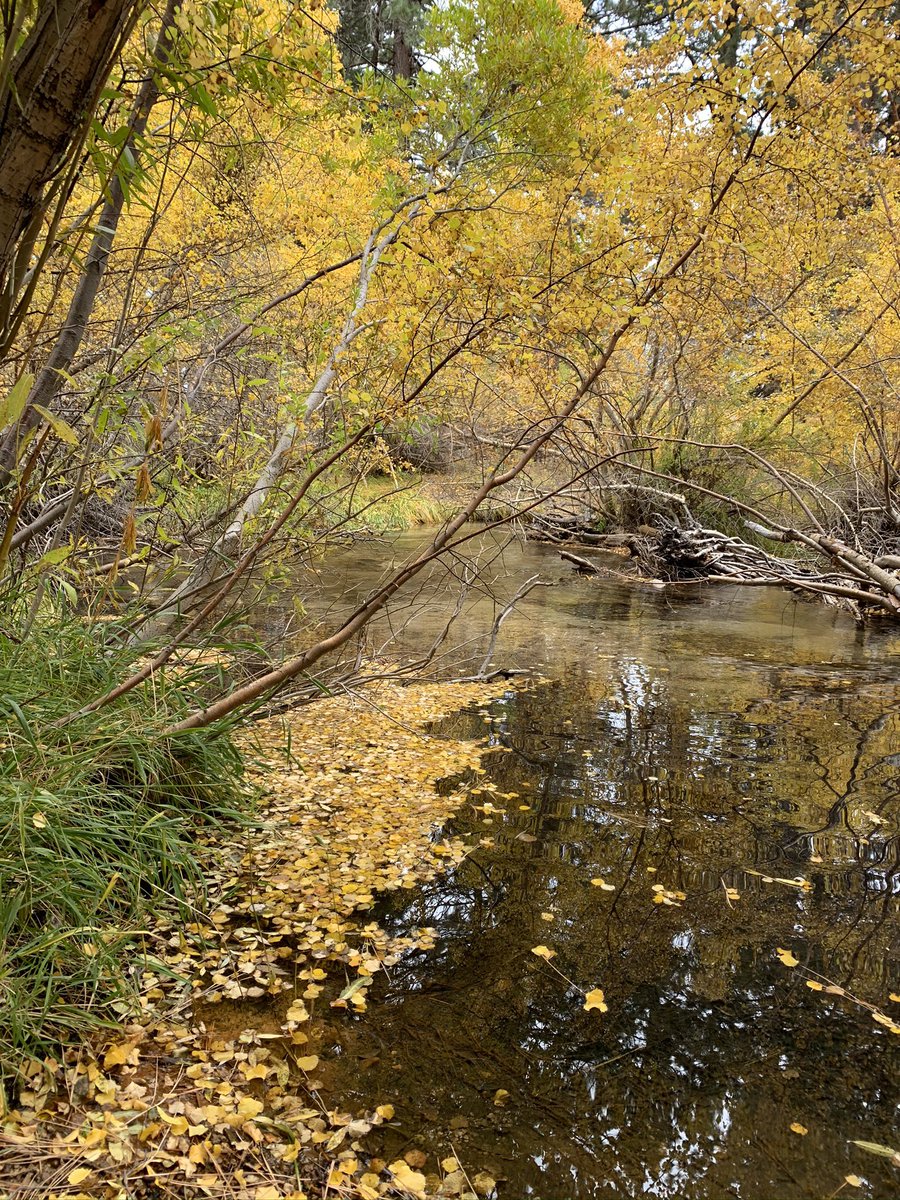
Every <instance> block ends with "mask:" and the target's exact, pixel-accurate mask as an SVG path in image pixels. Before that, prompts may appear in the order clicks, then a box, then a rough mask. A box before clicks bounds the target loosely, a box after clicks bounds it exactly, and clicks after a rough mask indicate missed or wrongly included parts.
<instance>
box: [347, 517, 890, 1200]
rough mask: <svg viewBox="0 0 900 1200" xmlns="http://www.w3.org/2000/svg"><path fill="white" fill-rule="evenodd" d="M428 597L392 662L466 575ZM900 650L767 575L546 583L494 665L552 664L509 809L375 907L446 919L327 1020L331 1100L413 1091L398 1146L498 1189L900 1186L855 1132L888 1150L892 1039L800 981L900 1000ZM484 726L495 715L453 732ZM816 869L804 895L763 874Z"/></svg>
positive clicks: (691, 1191) (755, 1191)
mask: <svg viewBox="0 0 900 1200" xmlns="http://www.w3.org/2000/svg"><path fill="white" fill-rule="evenodd" d="M410 545H411V540H410V539H407V540H406V541H405V542H404V541H401V543H400V545H399V546H398V548H397V550H396V552H395V553H396V554H397V555H402V553H404V552H407V551H408V549H409V546H410ZM371 553H372V555H373V558H372V560H371V561H368V562H367V561H365V556H364V555H362V554H360V553H359V552H356V553H355V555H354V556H353V557H352V558H351V557H349V556H348V557H347V559H346V560H345V562H344V564H343V575H341V576H340V577H339V580H338V582H337V583H333V584H332V585H331V586H332V587H333V589H334V590H333V593H332V599H333V601H334V603H336V604H338V603H342V604H352V603H353V602H354V600H355V599H358V598H359V597H360V596H362V595H363V594H364V593H365V591H366V590H367V589H368V588H369V587H370V586H371V585H372V583H373V582H374V580H375V579H376V577H377V574H378V572H380V571H381V569H382V568H383V567H384V565H385V559H384V549H383V547H377V548H372V551H371ZM536 570H543V572H544V575H545V577H547V578H549V579H554V578H558V577H560V576H561V575H563V572H562V570H561V569H560V568H559V566H558V565H557V563H556V560H555V558H554V557H553V555H552V552H551V551H549V550H548V549H547V548H544V547H525V548H522V547H513V548H511V549H509V550H507V552H506V554H505V556H504V560H503V562H499V561H498V562H495V564H494V566H493V568H492V571H493V574H494V576H495V577H496V589H497V592H498V595H499V600H495V599H493V598H491V597H488V596H485V597H483V598H482V599H481V600H480V601H479V602H478V604H477V605H476V606H475V610H474V611H471V612H469V613H468V615H467V616H466V617H465V618H464V623H463V624H462V625H461V626H459V627H458V628H457V630H456V632H455V634H454V636H455V637H456V639H457V642H456V644H457V645H458V644H460V643H468V642H469V639H475V638H476V635H477V634H478V633H481V634H483V632H484V626H485V618H486V617H489V616H490V613H491V611H492V610H493V609H494V608H495V607H496V606H497V605H502V602H503V600H504V598H505V597H508V596H509V595H511V594H512V593H513V592H514V591H515V589H516V587H517V586H518V585H519V584H520V583H521V582H522V580H524V579H525V578H527V577H528V576H530V575H531V574H533V573H534V572H535V571H536ZM429 589H430V592H429V595H430V601H431V606H430V608H427V609H426V610H425V612H424V614H423V613H421V612H420V613H419V614H418V616H417V617H416V619H415V621H414V622H412V623H408V622H406V621H405V617H401V616H399V615H398V614H395V616H394V617H393V618H386V619H385V620H384V621H383V622H382V623H381V626H380V628H379V629H378V630H377V631H376V640H378V639H380V640H381V641H383V640H384V638H385V637H386V636H387V635H388V634H389V633H390V629H391V626H390V621H391V620H394V621H395V622H396V626H395V628H397V629H399V628H400V627H401V626H403V628H402V631H401V632H400V636H399V643H400V647H401V649H402V650H403V652H409V653H415V652H417V651H418V650H420V649H421V646H422V645H423V644H425V643H426V642H427V640H428V639H429V638H431V637H433V635H434V632H435V629H436V628H437V623H438V620H439V613H438V609H439V607H440V605H439V602H440V601H441V600H442V601H443V604H444V605H446V602H447V595H446V579H444V578H443V577H441V576H439V575H435V576H434V577H433V579H432V580H431V582H430V584H429ZM426 598H427V597H426ZM329 602H330V601H329ZM489 623H490V622H489V620H488V621H487V624H489ZM472 647H473V648H472V649H471V651H469V653H470V657H471V660H472V661H475V660H479V661H480V659H479V658H478V655H479V653H480V654H482V655H483V652H484V651H483V644H482V645H480V646H479V647H478V650H477V651H476V650H475V648H474V641H473V642H472ZM898 648H900V643H898V638H897V635H896V633H895V632H891V631H890V630H877V629H871V630H862V629H859V628H857V627H856V626H854V624H853V623H852V622H850V621H849V620H847V619H846V618H844V617H842V616H840V615H837V614H834V613H832V612H830V611H829V610H826V609H824V608H822V607H817V606H813V605H806V604H797V603H795V602H793V601H792V600H790V599H787V598H786V597H785V596H784V595H783V594H781V593H778V592H745V593H741V592H739V591H732V590H728V591H727V592H726V591H713V592H710V593H707V594H706V596H705V597H702V598H701V597H699V596H698V595H697V593H696V592H693V591H690V592H687V593H686V594H684V595H678V594H673V593H671V592H665V593H663V592H660V591H656V590H654V589H652V588H650V587H635V586H632V585H628V584H621V583H617V582H600V583H596V582H592V581H591V582H585V581H580V580H577V579H572V578H570V577H566V579H565V582H563V583H560V584H559V585H558V586H556V587H554V588H550V589H545V590H540V591H538V592H534V593H532V594H531V596H530V597H529V598H528V599H527V600H526V602H525V603H524V604H523V605H522V608H521V610H520V611H519V613H518V614H517V615H516V616H515V617H512V618H510V620H509V621H508V622H507V623H506V624H505V625H504V627H503V631H502V634H501V638H500V641H499V642H498V646H497V652H496V654H495V660H496V661H497V662H498V663H501V662H502V663H503V664H508V665H535V666H538V665H539V667H540V669H541V670H542V671H543V672H544V674H545V675H547V676H549V680H548V682H546V683H544V684H542V685H540V686H538V687H536V688H534V689H533V690H531V691H529V692H527V693H525V694H511V695H510V696H508V697H507V698H506V700H505V701H503V702H501V703H499V704H496V705H494V706H493V708H492V710H491V724H490V730H491V739H492V741H493V742H494V743H495V744H496V745H497V746H500V747H504V748H506V752H505V753H498V754H497V755H495V756H494V757H493V758H492V759H491V760H490V761H489V770H490V774H491V778H492V780H493V781H494V783H495V784H496V790H497V793H498V794H496V795H492V796H488V797H485V799H490V800H491V801H492V803H493V804H494V805H495V806H496V807H497V808H498V809H500V810H501V812H499V813H498V814H495V815H493V816H491V815H490V814H488V815H485V814H484V813H483V812H479V811H475V810H472V811H469V812H466V813H465V814H463V815H461V817H460V818H459V819H458V821H457V822H456V828H457V831H461V832H468V833H470V834H471V835H472V840H473V843H476V844H477V842H478V841H479V840H480V839H484V838H489V839H492V843H491V844H489V845H484V846H481V847H480V848H478V849H477V850H476V851H475V852H474V853H473V855H472V856H471V858H470V859H469V860H467V861H466V862H465V863H464V864H463V865H462V866H461V868H459V869H458V870H457V871H456V872H454V873H453V874H452V875H449V876H445V877H444V878H442V879H439V880H436V881H435V882H433V883H432V884H430V885H428V886H427V887H425V888H423V889H422V890H421V891H420V892H417V893H414V894H413V895H412V896H409V895H407V894H400V893H398V894H397V896H396V897H395V898H394V899H393V900H392V901H391V904H390V906H388V907H386V908H385V909H384V910H382V912H381V913H380V918H381V920H382V921H383V923H386V924H388V925H390V926H391V927H392V928H394V929H395V930H398V931H399V930H402V929H403V928H404V927H406V926H417V927H418V926H422V925H431V926H434V927H435V928H436V929H438V930H439V932H440V938H439V940H438V946H437V949H436V950H434V951H431V952H429V953H427V954H422V955H418V956H416V957H413V958H410V959H408V960H406V961H404V962H402V963H401V964H400V965H399V966H398V967H396V968H394V969H393V971H392V974H391V978H390V980H389V982H387V983H386V984H384V985H383V986H382V990H381V993H380V995H378V996H376V995H375V993H374V992H373V999H376V1000H377V1002H375V1003H371V1004H370V1007H369V1011H368V1013H367V1014H366V1015H365V1016H364V1017H363V1018H362V1019H358V1018H353V1017H352V1016H349V1015H345V1014H343V1013H341V1014H339V1015H336V1016H335V1019H334V1023H333V1024H332V1025H331V1027H330V1036H331V1038H332V1042H333V1045H332V1047H331V1052H330V1054H329V1051H328V1047H327V1046H326V1047H325V1051H326V1055H327V1056H328V1057H331V1058H333V1059H334V1062H335V1070H334V1072H333V1074H332V1076H331V1079H330V1080H329V1084H330V1085H333V1087H334V1089H335V1095H337V1096H340V1097H342V1102H346V1103H347V1105H348V1106H350V1107H352V1106H353V1105H354V1103H355V1102H357V1103H358V1104H359V1105H360V1106H363V1105H368V1104H377V1103H386V1102H392V1103H394V1104H395V1105H396V1108H397V1113H398V1117H399V1119H400V1126H399V1128H398V1129H395V1130H392V1131H388V1132H387V1133H386V1135H385V1137H386V1142H385V1145H384V1150H385V1153H386V1154H387V1155H389V1156H391V1157H393V1156H395V1155H396V1154H397V1153H402V1152H403V1151H404V1150H405V1149H408V1148H409V1147H410V1146H411V1145H422V1146H423V1147H424V1148H426V1149H428V1150H429V1151H432V1150H437V1151H438V1152H439V1153H438V1157H442V1156H443V1155H445V1154H446V1155H449V1154H452V1153H456V1154H457V1155H458V1157H459V1158H460V1159H461V1160H462V1161H464V1162H465V1163H466V1164H469V1165H471V1166H472V1167H473V1169H474V1170H481V1169H487V1170H488V1171H489V1173H490V1174H492V1175H493V1176H494V1177H495V1178H496V1179H498V1180H501V1181H505V1182H501V1190H500V1195H501V1196H504V1195H505V1196H509V1197H513V1196H515V1197H519V1196H532V1197H538V1198H539V1200H599V1198H601V1197H602V1198H606V1197H631V1196H645V1195H646V1196H654V1197H666V1198H676V1197H677V1198H679V1200H717V1198H719V1197H732V1196H739V1197H744V1198H745V1200H782V1198H783V1200H792V1198H794V1197H797V1198H800V1197H825V1196H830V1195H832V1194H833V1193H834V1192H835V1191H836V1189H838V1188H840V1187H841V1185H842V1184H843V1182H844V1176H845V1175H846V1174H848V1173H853V1174H856V1175H859V1176H860V1177H862V1179H863V1180H864V1184H863V1187H862V1188H860V1189H853V1188H851V1187H850V1186H849V1185H844V1190H843V1191H842V1193H841V1194H842V1195H848V1194H854V1195H863V1196H867V1197H878V1198H879V1200H880V1198H885V1200H886V1198H887V1197H893V1196H895V1195H897V1194H900V1171H898V1170H897V1169H896V1168H894V1167H892V1166H891V1164H890V1163H889V1162H888V1160H886V1159H883V1158H878V1157H875V1156H873V1155H871V1154H868V1153H866V1152H865V1151H863V1150H861V1149H859V1148H857V1147H855V1146H854V1145H853V1144H852V1139H863V1140H866V1141H871V1142H881V1143H887V1144H888V1145H890V1144H897V1140H898V1139H897V1135H896V1134H895V1133H894V1132H893V1131H892V1118H893V1116H894V1111H893V1109H894V1103H895V1101H896V1098H897V1093H896V1086H895V1080H896V1074H895V1073H894V1072H895V1067H896V1051H895V1049H894V1044H895V1043H897V1042H898V1038H897V1037H896V1036H895V1035H892V1034H891V1033H890V1032H889V1031H888V1030H887V1029H885V1028H883V1027H882V1026H880V1025H878V1024H876V1023H875V1022H874V1021H873V1020H872V1016H871V1013H870V1012H869V1011H868V1010H867V1009H866V1008H864V1007H861V1006H859V1005H856V1004H854V1003H853V1002H852V1001H851V1000H848V999H847V998H844V997H840V996H835V995H829V994H828V993H825V992H822V991H813V990H812V989H810V988H808V987H807V986H806V982H805V981H806V980H807V979H809V978H811V977H812V978H813V979H818V978H820V977H821V979H822V980H823V981H824V982H825V983H828V981H831V982H832V983H834V984H837V985H839V986H840V987H841V988H843V989H845V991H847V992H849V993H852V995H853V996H855V997H858V998H860V999H861V1000H863V1001H866V1002H868V1003H869V1004H874V1005H876V1006H878V1007H879V1008H881V1009H882V1010H884V1011H886V1012H887V1013H888V1014H889V1015H890V1016H892V1017H894V1018H895V1019H900V1004H897V1003H894V1002H892V1001H891V1000H890V999H889V993H890V992H891V991H894V992H895V993H896V992H897V991H898V982H900V980H898V979H897V977H896V963H897V959H896V948H897V941H896V932H897V926H896V912H897V895H898V892H900V872H898V833H897V830H898V821H900V805H898V796H900V782H898V780H900V771H898V766H900V736H898V734H900V712H898V703H897V702H898V690H897V685H896V678H897V676H896V667H897V663H898V659H897V651H898ZM463 657H464V655H463ZM483 729H484V720H483V718H482V717H481V716H479V715H478V714H468V715H464V716H463V717H461V718H459V719H457V720H456V721H455V722H454V723H453V732H454V734H458V733H459V732H460V731H461V730H462V731H465V730H469V731H470V732H471V734H472V735H473V736H475V735H477V734H480V733H481V732H483ZM524 805H527V806H528V809H527V811H524V809H523V807H522V806H524ZM797 876H802V877H803V878H804V879H805V880H807V881H808V882H809V885H811V886H809V887H808V888H806V889H802V888H799V887H796V886H791V885H790V884H788V883H779V882H766V881H765V880H766V878H773V879H785V880H790V879H793V878H794V877H797ZM599 878H602V879H603V880H604V881H605V882H607V883H609V884H612V885H614V888H615V890H614V891H607V890H605V889H603V888H602V887H600V886H597V885H592V884H591V882H590V881H591V880H592V879H599ZM654 887H656V890H654ZM660 887H661V888H662V889H664V891H663V892H660V891H659V888H660ZM727 889H734V891H735V892H737V893H738V894H739V898H738V899H734V898H732V894H731V893H729V892H728V891H727ZM678 893H684V896H685V898H684V899H683V900H681V901H679V900H678V899H677V894H678ZM666 894H668V895H669V896H670V897H673V898H675V902H674V903H672V904H661V903H656V902H654V900H655V897H656V896H659V895H666ZM542 914H552V915H553V920H551V921H548V920H545V919H544V916H543V915H542ZM892 922H894V923H893V924H892ZM539 943H543V944H546V945H548V946H550V947H552V948H553V949H554V950H555V951H556V957H555V958H554V959H553V960H552V963H553V966H556V967H558V968H559V971H561V972H562V973H563V975H564V976H566V977H568V979H570V980H572V981H574V982H575V984H577V985H578V986H580V987H582V988H584V989H591V988H594V987H601V988H603V990H604V992H605V994H606V1000H607V1003H608V1005H609V1011H608V1013H605V1014H602V1015H601V1014H600V1013H598V1012H585V1011H584V1010H583V1008H582V998H581V997H580V995H579V994H578V993H577V992H576V991H575V989H574V988H572V987H570V986H569V985H568V983H567V982H566V981H565V979H563V978H561V976H560V975H559V974H558V973H557V972H556V971H554V970H553V969H552V967H550V966H548V965H546V964H544V963H543V962H541V961H540V960H539V959H538V958H536V957H535V956H534V955H533V954H532V953H531V947H533V946H535V945H537V944H539ZM779 947H785V948H789V949H791V950H792V951H793V953H794V954H795V955H796V956H797V958H798V959H799V960H800V964H801V965H800V966H799V967H797V968H795V969H793V970H791V969H789V968H788V967H786V966H784V965H783V964H782V963H781V962H780V961H779V960H778V958H777V956H776V949H777V948H779ZM892 969H893V970H894V978H893V979H892V978H890V973H891V970H892ZM810 972H813V973H815V974H814V975H812V976H811V975H810ZM498 1089H503V1090H504V1091H506V1092H508V1093H509V1095H508V1098H506V1099H504V1098H503V1097H502V1096H501V1097H500V1099H501V1101H502V1103H499V1104H498V1103H496V1102H495V1098H496V1094H497V1091H498ZM792 1123H798V1124H799V1125H802V1126H803V1127H805V1128H806V1129H807V1130H808V1132H807V1133H806V1134H805V1135H803V1134H799V1133H795V1132H792V1131H791V1129H790V1126H791V1124H792Z"/></svg>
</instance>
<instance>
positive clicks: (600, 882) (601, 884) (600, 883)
mask: <svg viewBox="0 0 900 1200" xmlns="http://www.w3.org/2000/svg"><path fill="white" fill-rule="evenodd" d="M591 884H592V885H593V886H594V887H598V888H602V889H603V891H604V892H614V891H615V890H616V889H615V887H614V885H613V884H611V883H607V882H606V880H605V879H601V878H600V877H599V876H598V877H597V878H596V879H592V880H591Z"/></svg>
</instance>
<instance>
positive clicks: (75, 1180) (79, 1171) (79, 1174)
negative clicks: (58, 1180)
mask: <svg viewBox="0 0 900 1200" xmlns="http://www.w3.org/2000/svg"><path fill="white" fill-rule="evenodd" d="M91 1174H92V1172H91V1168H90V1167H76V1168H75V1170H74V1171H70V1172H69V1174H68V1175H67V1176H66V1178H67V1179H68V1181H69V1183H71V1184H72V1185H73V1186H74V1185H77V1184H79V1183H84V1181H85V1180H86V1179H90V1177H91Z"/></svg>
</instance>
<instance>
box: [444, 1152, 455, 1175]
mask: <svg viewBox="0 0 900 1200" xmlns="http://www.w3.org/2000/svg"><path fill="white" fill-rule="evenodd" d="M441 1170H442V1171H446V1172H447V1174H448V1175H449V1174H450V1173H451V1172H452V1171H458V1170H459V1159H457V1158H454V1157H453V1156H452V1155H451V1156H450V1157H449V1158H442V1159H441Z"/></svg>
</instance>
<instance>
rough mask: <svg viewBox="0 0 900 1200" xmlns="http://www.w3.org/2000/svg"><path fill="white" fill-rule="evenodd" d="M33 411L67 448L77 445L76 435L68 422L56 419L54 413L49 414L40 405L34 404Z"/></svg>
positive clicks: (47, 410) (60, 418) (59, 418)
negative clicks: (37, 413)
mask: <svg viewBox="0 0 900 1200" xmlns="http://www.w3.org/2000/svg"><path fill="white" fill-rule="evenodd" d="M34 411H35V412H39V413H40V414H41V416H42V417H43V418H44V420H45V421H46V422H47V424H48V425H49V426H50V428H51V429H52V430H53V432H54V433H55V434H56V436H57V437H58V438H59V440H60V441H61V442H65V443H66V445H67V446H77V445H78V434H77V433H76V432H75V430H74V429H73V428H72V426H71V425H70V424H69V423H68V421H64V420H63V419H62V417H58V416H57V415H56V413H52V412H50V410H49V409H47V408H44V406H43V405H41V404H35V406H34Z"/></svg>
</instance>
